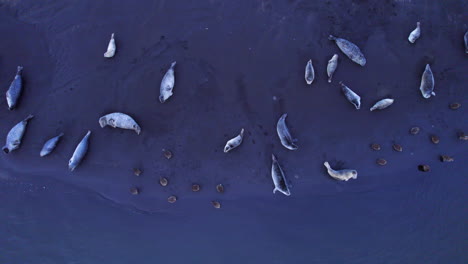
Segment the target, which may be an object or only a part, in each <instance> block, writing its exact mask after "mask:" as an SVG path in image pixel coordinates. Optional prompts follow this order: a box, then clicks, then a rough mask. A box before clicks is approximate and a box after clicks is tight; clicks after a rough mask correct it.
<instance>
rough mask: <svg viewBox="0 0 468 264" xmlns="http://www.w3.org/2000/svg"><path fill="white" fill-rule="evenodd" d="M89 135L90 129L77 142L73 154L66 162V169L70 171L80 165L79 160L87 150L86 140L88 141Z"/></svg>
mask: <svg viewBox="0 0 468 264" xmlns="http://www.w3.org/2000/svg"><path fill="white" fill-rule="evenodd" d="M90 135H91V131H89V130H88V132H87V133H86V135H85V136H84V137H83V139H82V140H81V141H80V143H78V145H77V146H76V149H75V152H73V155H72V157H71V159H70V161H69V162H68V169H70V171H73V170H75V169H76V167H78V165H80V162H81V161H82V160H83V158H84V156H85V155H86V152H87V151H88V145H89V143H88V141H89V136H90Z"/></svg>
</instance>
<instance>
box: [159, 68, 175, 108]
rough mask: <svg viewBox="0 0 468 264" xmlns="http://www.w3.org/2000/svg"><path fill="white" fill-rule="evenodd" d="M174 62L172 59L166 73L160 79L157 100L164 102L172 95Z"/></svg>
mask: <svg viewBox="0 0 468 264" xmlns="http://www.w3.org/2000/svg"><path fill="white" fill-rule="evenodd" d="M175 65H176V62H175V61H174V62H173V63H172V64H171V67H170V68H169V70H167V72H166V74H164V77H163V79H162V81H161V86H160V87H159V101H160V102H161V103H164V102H166V100H167V99H169V97H171V96H172V89H174V84H175V77H174V67H175Z"/></svg>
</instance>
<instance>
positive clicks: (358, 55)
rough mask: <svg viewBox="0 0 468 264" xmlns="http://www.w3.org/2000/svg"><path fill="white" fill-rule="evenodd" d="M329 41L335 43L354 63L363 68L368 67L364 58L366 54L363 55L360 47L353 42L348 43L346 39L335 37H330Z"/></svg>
mask: <svg viewBox="0 0 468 264" xmlns="http://www.w3.org/2000/svg"><path fill="white" fill-rule="evenodd" d="M328 39H329V40H333V41H335V43H336V45H337V46H338V48H340V50H341V51H342V52H343V53H344V54H345V55H346V56H348V58H350V59H351V60H352V61H354V62H355V63H357V64H359V65H361V66H364V65H366V58H365V57H364V54H362V52H361V50H360V49H359V47H358V46H356V45H355V44H354V43H352V42H350V41H348V40H346V39H342V38H337V37H335V36H333V35H330V36H329V37H328Z"/></svg>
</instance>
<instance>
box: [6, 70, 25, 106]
mask: <svg viewBox="0 0 468 264" xmlns="http://www.w3.org/2000/svg"><path fill="white" fill-rule="evenodd" d="M22 73H23V67H22V66H18V68H17V70H16V76H15V79H13V81H12V82H11V84H10V88H8V91H7V92H6V99H7V103H8V109H9V110H13V108H15V107H16V105H17V104H18V100H19V98H20V96H21V92H22V91H23V78H22V77H21V74H22Z"/></svg>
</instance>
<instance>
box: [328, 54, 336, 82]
mask: <svg viewBox="0 0 468 264" xmlns="http://www.w3.org/2000/svg"><path fill="white" fill-rule="evenodd" d="M337 67H338V54H335V55H333V57H331V59H330V60H329V61H328V64H327V75H328V82H329V83H331V82H332V78H333V74H334V73H335V71H336V68H337Z"/></svg>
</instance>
